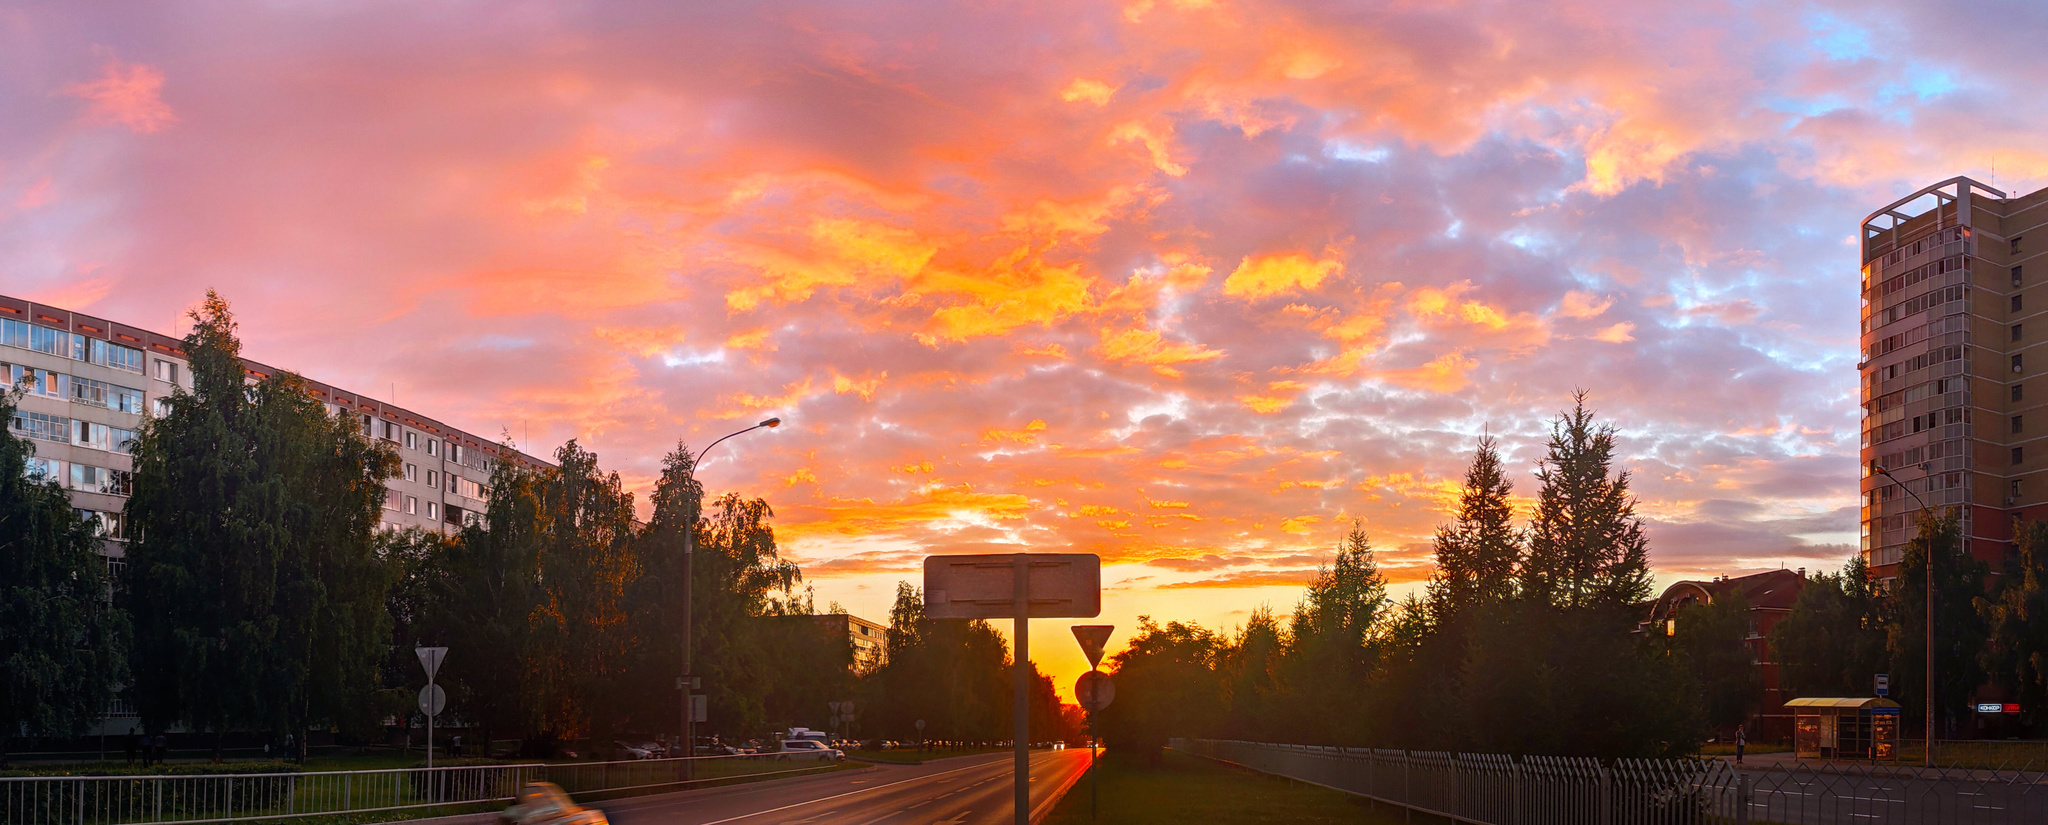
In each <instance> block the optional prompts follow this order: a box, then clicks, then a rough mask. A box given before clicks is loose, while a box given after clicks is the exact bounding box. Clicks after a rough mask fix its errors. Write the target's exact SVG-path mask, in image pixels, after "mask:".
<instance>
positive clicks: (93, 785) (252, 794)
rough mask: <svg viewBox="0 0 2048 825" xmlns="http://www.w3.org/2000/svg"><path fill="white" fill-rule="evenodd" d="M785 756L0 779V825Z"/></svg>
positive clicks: (353, 805) (591, 785) (374, 801)
mask: <svg viewBox="0 0 2048 825" xmlns="http://www.w3.org/2000/svg"><path fill="white" fill-rule="evenodd" d="M808 756H809V755H808V754H805V755H804V757H805V758H804V759H803V760H801V761H799V760H798V759H797V758H796V757H794V756H792V755H791V754H782V753H770V754H748V755H740V756H698V757H686V758H677V759H645V760H633V761H624V762H565V763H555V764H540V763H531V764H517V765H471V766H462V767H452V768H395V769H388V770H372V771H317V772H306V773H241V774H212V775H183V776H156V775H145V776H25V777H0V825H196V823H207V822H230V821H260V820H276V819H288V818H294V817H307V816H329V815H336V814H374V813H378V812H389V811H408V810H416V809H422V808H436V807H441V806H448V805H473V804H487V803H497V802H507V801H510V800H511V799H512V797H513V795H514V794H516V793H518V791H519V788H520V787H521V786H523V785H525V784H526V783H528V782H537V781H543V780H545V781H548V782H553V783H555V784H557V785H560V786H562V788H563V789H564V790H566V791H568V792H569V793H570V794H572V795H575V796H576V797H577V798H579V799H585V798H588V797H590V796H594V795H630V794H637V793H650V792H653V791H657V790H661V789H665V788H687V787H691V786H695V785H704V784H712V783H720V782H731V781H744V780H747V779H758V778H763V777H767V776H771V775H776V774H788V773H801V772H805V771H811V770H816V769H817V768H819V767H823V765H821V764H819V763H818V762H816V761H814V760H811V759H809V758H808Z"/></svg>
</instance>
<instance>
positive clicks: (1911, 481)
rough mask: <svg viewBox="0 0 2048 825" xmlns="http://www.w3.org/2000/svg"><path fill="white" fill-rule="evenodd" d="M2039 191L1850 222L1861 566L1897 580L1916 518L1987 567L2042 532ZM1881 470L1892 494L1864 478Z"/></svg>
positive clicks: (1927, 199)
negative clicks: (1925, 510) (1857, 244)
mask: <svg viewBox="0 0 2048 825" xmlns="http://www.w3.org/2000/svg"><path fill="white" fill-rule="evenodd" d="M2044 207H2048V189H2044V190H2041V191H2038V192H2035V193H2033V194H2030V195H2025V196H2020V197H2007V196H2006V194H2005V193H2004V192H2001V191H1999V190H1996V189H1993V188H1991V187H1989V186H1986V185H1984V184H1982V183H1979V182H1977V181H1974V180H1971V179H1969V178H1963V177H1958V178H1950V179H1949V180H1945V181H1942V182H1941V183H1937V184H1935V185H1933V186H1929V187H1927V188H1925V189H1921V190H1920V191H1918V192H1914V193H1913V194H1911V195H1908V196H1906V197H1904V198H1900V199H1899V200H1898V201H1896V202H1894V203H1892V204H1890V205H1888V206H1886V207H1884V208H1883V209H1879V210H1877V211H1876V212H1873V213H1871V215H1870V217H1868V218H1866V219H1864V221H1863V324H1862V330H1863V334H1862V340H1861V343H1862V362H1861V363H1860V364H1858V365H1857V369H1858V371H1859V373H1860V374H1861V378H1862V383H1863V427H1862V430H1863V444H1862V459H1863V481H1862V494H1863V538H1862V551H1863V555H1864V558H1865V559H1866V560H1867V561H1868V562H1869V563H1870V566H1871V570H1872V572H1873V573H1874V574H1875V575H1877V576H1879V577H1891V576H1895V575H1897V572H1898V563H1899V560H1900V556H1901V555H1902V554H1903V552H1904V549H1905V545H1906V542H1907V541H1909V540H1910V539H1912V537H1913V533H1914V529H1915V514H1916V512H1918V510H1919V509H1920V505H1919V503H1918V502H1916V501H1915V500H1914V497H1913V495H1912V494H1918V495H1919V497H1920V499H1921V500H1922V501H1925V502H1926V504H1927V506H1929V507H1932V508H1936V509H1946V508H1949V507H1956V508H1959V509H1960V512H1961V514H1962V528H1963V535H1964V536H1965V543H1966V545H1967V546H1968V549H1969V552H1970V553H1971V554H1972V555H1974V556H1976V557H1977V558H1980V559H1984V560H1985V561H1988V562H1991V563H1992V569H1993V570H1994V571H1995V570H1997V569H1998V562H1999V561H2000V560H2002V559H2003V558H2005V555H2006V553H2007V552H2008V548H2010V547H2011V542H2012V537H2013V530H2012V527H2013V520H2014V518H2016V517H2021V518H2027V519H2038V518H2044V517H2048V475H2044V474H2042V473H2041V472H2039V471H2040V470H2041V469H2042V468H2044V467H2048V440H2044V438H2043V437H2044V436H2048V407H2044V405H2043V402H2044V401H2048V379H2044V378H2043V373H2044V372H2048V370H2044V369H2043V368H2044V367H2048V349H2044V348H2042V347H2040V346H2039V345H2040V344H2041V343H2042V342H2044V341H2048V314H2044V311H2048V290H2044V289H2042V288H2041V286H2040V285H2041V284H2043V283H2048V258H2043V257H2041V253H2042V252H2043V251H2044V250H2048V208H2044ZM1876 466H1883V467H1884V468H1885V469H1887V470H1889V471H1891V474H1892V476H1895V477H1896V478H1897V479H1898V483H1894V482H1893V481H1892V479H1890V478H1887V477H1885V476H1883V475H1880V474H1878V473H1877V472H1876V470H1875V469H1874V468H1875V467H1876Z"/></svg>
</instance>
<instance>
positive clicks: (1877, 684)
mask: <svg viewBox="0 0 2048 825" xmlns="http://www.w3.org/2000/svg"><path fill="white" fill-rule="evenodd" d="M1870 689H1871V691H1872V692H1874V693H1876V694H1877V695H1879V696H1890V695H1891V693H1892V675H1891V674H1889V673H1880V674H1877V678H1875V679H1872V680H1871V686H1870Z"/></svg>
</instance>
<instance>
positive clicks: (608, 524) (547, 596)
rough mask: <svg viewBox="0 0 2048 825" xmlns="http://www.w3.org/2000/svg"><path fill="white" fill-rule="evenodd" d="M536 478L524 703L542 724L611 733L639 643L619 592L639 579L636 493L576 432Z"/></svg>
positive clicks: (604, 736) (576, 732) (601, 736)
mask: <svg viewBox="0 0 2048 825" xmlns="http://www.w3.org/2000/svg"><path fill="white" fill-rule="evenodd" d="M555 463H556V465H557V466H556V468H555V470H554V471H553V472H550V473H548V474H547V475H546V476H545V477H544V479H543V480H542V483H541V485H540V527H541V532H540V536H539V540H540V583H541V585H540V601H539V603H538V604H536V605H535V606H534V609H533V612H532V614H531V615H530V616H529V619H528V622H529V627H528V633H529V635H528V636H527V645H528V647H527V651H528V655H527V672H528V674H529V681H528V682H527V685H526V686H527V688H528V690H529V691H530V693H529V701H530V702H531V703H532V707H533V708H534V710H536V711H537V712H538V713H539V714H540V724H541V728H542V730H544V731H550V732H556V733H559V734H562V735H566V736H585V735H587V736H590V737H591V738H592V739H595V740H598V741H609V740H610V739H611V735H612V734H613V733H614V732H616V731H617V730H618V727H619V723H620V722H621V721H623V719H622V718H621V715H620V711H621V710H622V709H623V708H624V707H625V706H626V703H625V702H624V701H623V696H622V695H621V690H620V689H621V687H622V686H623V685H625V684H627V682H626V678H627V676H628V672H627V667H626V665H627V664H628V660H629V656H630V655H631V654H632V652H633V650H634V649H635V647H636V645H635V642H634V640H633V639H632V638H631V626H630V625H629V624H628V623H627V621H626V605H625V590H626V586H627V583H628V582H631V581H633V580H634V579H635V578H637V577H638V575H639V572H638V569H637V567H638V565H637V560H636V559H635V558H634V555H633V549H632V539H633V495H632V494H631V493H628V492H626V491H625V488H624V485H623V484H622V483H621V482H620V480H619V476H618V474H617V473H605V472H603V471H601V470H599V469H598V465H597V454H596V453H593V452H590V451H589V450H585V449H583V447H582V446H581V445H579V444H577V443H576V442H575V441H574V440H571V441H569V442H568V443H567V444H563V445H562V446H561V448H559V449H557V450H556V451H555Z"/></svg>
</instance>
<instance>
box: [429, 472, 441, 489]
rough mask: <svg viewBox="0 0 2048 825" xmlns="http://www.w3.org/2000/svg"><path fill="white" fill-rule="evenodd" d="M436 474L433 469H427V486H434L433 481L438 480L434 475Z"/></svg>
mask: <svg viewBox="0 0 2048 825" xmlns="http://www.w3.org/2000/svg"><path fill="white" fill-rule="evenodd" d="M437 475H439V474H437V473H435V472H434V471H433V470H428V471H427V486H428V487H429V488H431V487H433V486H434V484H435V482H437V481H439V480H440V479H438V478H436V476H437Z"/></svg>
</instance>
